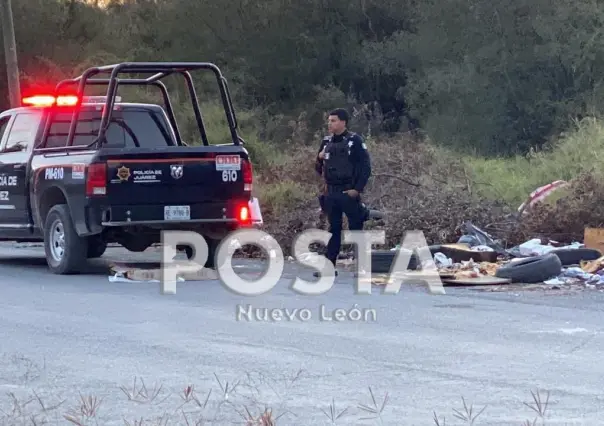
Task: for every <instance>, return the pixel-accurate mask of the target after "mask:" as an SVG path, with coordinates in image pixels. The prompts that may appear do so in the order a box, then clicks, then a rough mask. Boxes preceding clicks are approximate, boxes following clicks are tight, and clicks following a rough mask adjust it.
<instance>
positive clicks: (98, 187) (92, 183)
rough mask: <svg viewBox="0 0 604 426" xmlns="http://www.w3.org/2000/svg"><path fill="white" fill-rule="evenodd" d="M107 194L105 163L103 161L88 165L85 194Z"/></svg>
mask: <svg viewBox="0 0 604 426" xmlns="http://www.w3.org/2000/svg"><path fill="white" fill-rule="evenodd" d="M106 194H107V165H106V164H105V163H94V164H90V165H89V166H88V174H87V175H86V195H88V196H89V197H90V196H94V195H106Z"/></svg>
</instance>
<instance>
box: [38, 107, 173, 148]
mask: <svg viewBox="0 0 604 426" xmlns="http://www.w3.org/2000/svg"><path fill="white" fill-rule="evenodd" d="M101 115H102V112H101V111H82V112H80V114H79V117H78V124H77V126H76V133H75V136H74V139H73V145H74V146H82V145H89V144H91V143H92V142H93V141H94V140H95V139H96V137H97V136H98V133H99V128H100V125H101ZM71 117H72V113H71V112H64V113H57V114H56V115H55V116H54V118H53V121H52V125H51V127H50V133H49V135H48V139H47V143H46V148H55V147H62V146H65V145H66V144H67V136H68V135H69V126H70V125H71ZM135 140H136V142H138V143H139V145H140V147H141V148H161V147H165V146H170V145H175V143H174V141H173V139H172V137H171V136H170V133H169V132H168V130H167V128H166V124H165V120H164V118H163V117H162V116H160V115H159V114H156V113H155V112H153V111H145V110H125V111H113V113H112V115H111V124H110V125H109V128H108V129H107V141H106V142H105V144H104V145H103V146H104V147H111V148H135V147H136V144H135Z"/></svg>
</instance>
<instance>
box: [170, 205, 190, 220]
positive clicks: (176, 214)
mask: <svg viewBox="0 0 604 426" xmlns="http://www.w3.org/2000/svg"><path fill="white" fill-rule="evenodd" d="M190 219H191V207H190V206H165V207H164V220H190Z"/></svg>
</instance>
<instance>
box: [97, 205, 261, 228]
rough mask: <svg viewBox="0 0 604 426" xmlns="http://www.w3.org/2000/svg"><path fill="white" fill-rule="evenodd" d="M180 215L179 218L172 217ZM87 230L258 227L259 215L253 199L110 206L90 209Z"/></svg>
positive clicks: (257, 206) (259, 222)
mask: <svg viewBox="0 0 604 426" xmlns="http://www.w3.org/2000/svg"><path fill="white" fill-rule="evenodd" d="M243 207H247V209H248V216H247V218H245V219H244V218H241V217H240V214H241V210H242V208H243ZM175 212H176V213H180V214H183V213H184V214H183V215H182V216H179V215H175ZM87 222H88V228H89V229H90V230H91V231H92V232H93V233H94V232H100V231H101V230H102V227H126V226H141V225H142V226H150V227H153V228H163V227H165V228H175V227H178V228H182V227H183V226H186V225H187V224H190V225H203V224H208V225H212V224H216V225H221V224H223V225H226V226H228V227H229V228H233V227H237V228H238V227H246V226H255V225H261V224H262V223H263V221H262V213H261V210H260V206H259V203H258V200H257V199H256V198H254V199H252V200H250V201H249V202H246V201H231V202H227V203H200V204H189V205H181V206H166V205H164V204H149V205H117V206H116V205H112V206H103V207H101V206H97V207H89V208H88V211H87Z"/></svg>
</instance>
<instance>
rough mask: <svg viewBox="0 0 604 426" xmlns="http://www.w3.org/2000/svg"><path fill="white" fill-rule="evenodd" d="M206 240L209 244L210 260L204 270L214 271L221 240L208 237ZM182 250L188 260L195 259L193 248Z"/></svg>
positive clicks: (186, 247)
mask: <svg viewBox="0 0 604 426" xmlns="http://www.w3.org/2000/svg"><path fill="white" fill-rule="evenodd" d="M204 238H205V240H206V242H207V244H208V260H206V264H205V265H204V268H210V269H214V268H216V251H217V249H218V245H219V244H220V240H216V239H214V238H208V237H204ZM182 249H183V250H184V251H185V253H186V255H187V259H191V258H192V257H193V248H192V247H191V246H182Z"/></svg>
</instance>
